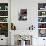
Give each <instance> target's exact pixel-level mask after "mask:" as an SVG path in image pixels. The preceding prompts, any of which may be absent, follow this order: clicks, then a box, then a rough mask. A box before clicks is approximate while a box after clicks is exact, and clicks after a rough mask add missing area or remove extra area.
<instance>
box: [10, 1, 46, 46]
mask: <svg viewBox="0 0 46 46" xmlns="http://www.w3.org/2000/svg"><path fill="white" fill-rule="evenodd" d="M45 2H46V0H11V22H12V23H14V24H15V25H16V29H17V30H16V32H20V30H23V31H22V32H24V31H25V30H28V27H29V26H30V25H32V24H33V25H34V26H35V30H34V31H35V32H36V34H34V33H33V36H34V38H33V46H40V45H39V44H41V43H42V44H43V40H41V39H42V38H38V30H37V27H38V18H37V17H38V3H45ZM21 8H27V12H28V13H27V18H28V20H27V21H18V13H19V10H20V9H21ZM25 33H26V31H25ZM35 36H37V37H35ZM36 39H37V40H36ZM38 43H39V44H38Z"/></svg>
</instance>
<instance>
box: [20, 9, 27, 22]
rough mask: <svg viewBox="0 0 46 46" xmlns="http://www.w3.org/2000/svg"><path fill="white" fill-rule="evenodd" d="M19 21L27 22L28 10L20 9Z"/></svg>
mask: <svg viewBox="0 0 46 46" xmlns="http://www.w3.org/2000/svg"><path fill="white" fill-rule="evenodd" d="M19 20H23V21H24V20H27V9H20V13H19Z"/></svg>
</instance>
